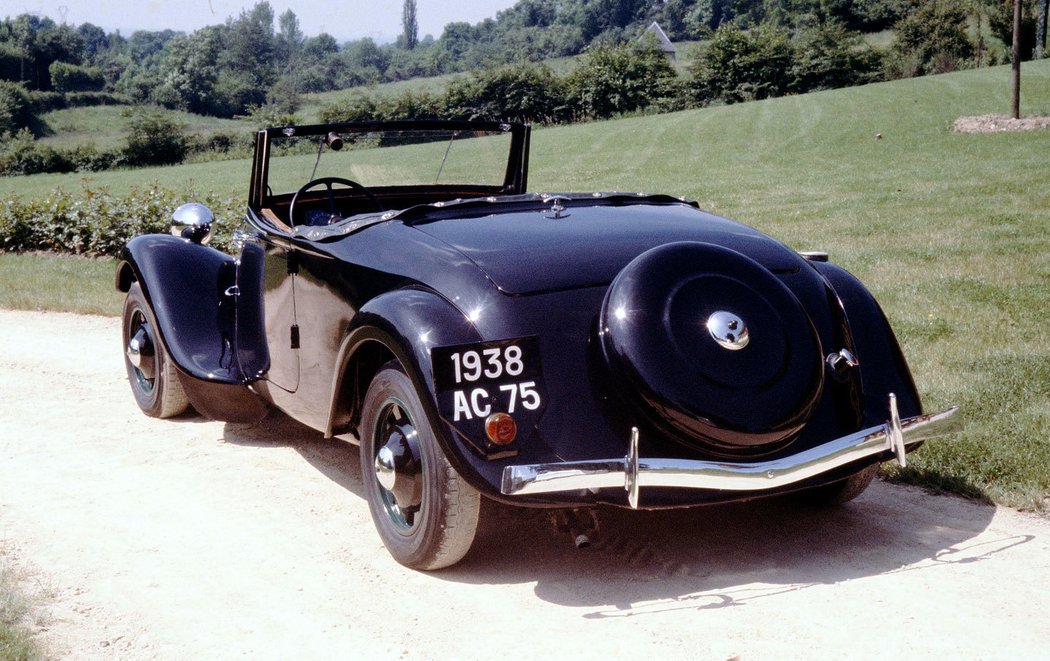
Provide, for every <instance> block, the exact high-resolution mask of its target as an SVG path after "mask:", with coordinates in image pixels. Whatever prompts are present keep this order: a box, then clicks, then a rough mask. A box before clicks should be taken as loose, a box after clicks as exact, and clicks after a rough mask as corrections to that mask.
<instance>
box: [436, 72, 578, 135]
mask: <svg viewBox="0 0 1050 661" xmlns="http://www.w3.org/2000/svg"><path fill="white" fill-rule="evenodd" d="M564 87H565V86H564V85H563V84H562V81H561V80H559V79H558V77H557V76H555V75H554V72H553V71H551V70H550V68H549V67H547V66H545V65H524V66H521V65H507V66H502V67H498V68H494V69H486V70H483V71H475V72H473V73H471V74H470V76H469V77H457V78H455V79H453V80H452V82H451V83H449V85H448V89H447V90H446V91H445V99H444V106H445V112H446V115H447V116H448V117H450V118H454V119H484V120H492V121H517V122H535V123H542V124H552V123H556V122H557V121H559V120H560V119H562V118H563V117H564V116H565V115H566V100H565V98H566V97H565V89H564Z"/></svg>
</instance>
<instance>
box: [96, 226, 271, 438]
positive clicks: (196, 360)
mask: <svg viewBox="0 0 1050 661" xmlns="http://www.w3.org/2000/svg"><path fill="white" fill-rule="evenodd" d="M237 268H238V262H237V260H235V259H234V258H233V257H231V256H230V255H227V254H225V253H222V252H220V251H218V250H215V249H214V248H209V247H207V246H202V245H199V244H195V243H192V242H190V241H187V240H186V239H182V238H179V237H174V236H169V235H166V234H146V235H142V236H138V237H135V238H134V239H132V240H131V241H129V242H128V244H127V245H126V246H125V247H124V249H123V250H122V252H121V262H120V263H119V264H118V266H117V274H116V286H117V289H119V290H120V291H125V292H126V291H127V290H128V288H129V287H130V286H131V283H132V282H135V281H138V282H139V284H140V286H141V287H142V291H143V294H144V295H145V297H146V300H147V301H148V302H149V305H150V307H151V308H152V310H153V314H154V316H155V317H156V318H157V324H158V326H159V328H158V332H159V333H160V336H161V341H162V342H163V343H164V346H165V348H166V349H167V351H168V354H169V356H170V357H171V360H172V362H173V363H174V364H175V367H176V368H177V370H178V373H179V381H180V382H181V383H182V385H183V387H184V388H185V390H186V394H187V396H188V397H189V399H190V403H191V404H193V406H194V408H196V409H197V410H198V411H199V412H200V413H202V414H204V415H206V416H208V417H210V418H214V419H219V420H229V421H245V420H251V419H258V417H260V416H261V413H263V412H265V409H264V408H263V407H262V404H261V401H260V400H259V399H258V397H257V395H255V394H254V393H253V392H252V391H251V390H250V389H248V387H247V384H248V383H249V382H250V381H252V380H254V379H255V378H258V376H259V372H260V367H259V365H260V363H259V361H258V360H255V361H254V362H253V363H252V369H253V372H252V373H251V374H250V375H246V374H245V373H244V372H243V371H242V369H241V365H240V361H238V360H237V357H236V354H235V353H234V349H235V346H234V345H235V342H234V338H235V337H236V336H237V335H246V336H255V337H258V336H262V332H263V329H261V328H260V329H255V330H254V331H252V332H248V331H246V330H244V329H239V328H238V327H237V313H236V307H237V304H238V301H237V296H236V293H237V289H236V288H235V285H236V284H237V280H238V275H237ZM260 277H261V275H260ZM250 307H251V308H252V309H254V307H255V306H250ZM248 317H250V315H249V316H248ZM244 320H245V319H242V321H244ZM255 323H258V321H256V322H255Z"/></svg>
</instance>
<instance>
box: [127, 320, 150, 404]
mask: <svg viewBox="0 0 1050 661" xmlns="http://www.w3.org/2000/svg"><path fill="white" fill-rule="evenodd" d="M125 356H126V357H127V361H128V367H129V371H130V372H131V376H132V378H133V380H134V382H135V384H136V385H137V386H138V389H139V390H140V391H141V392H142V393H143V394H145V395H149V394H151V393H152V392H153V389H154V387H156V383H157V352H156V348H155V345H154V342H153V336H152V333H151V329H150V325H149V321H148V320H147V319H146V316H145V315H144V314H143V313H142V310H135V312H134V313H133V314H132V317H131V323H130V324H129V325H128V341H127V346H126V347H125Z"/></svg>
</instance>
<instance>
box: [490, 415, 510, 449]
mask: <svg viewBox="0 0 1050 661" xmlns="http://www.w3.org/2000/svg"><path fill="white" fill-rule="evenodd" d="M485 435H486V436H488V437H489V440H490V441H492V442H493V443H495V444H496V445H510V444H511V443H513V442H514V439H515V438H516V437H517V436H518V424H517V423H516V422H514V418H512V417H510V415H509V414H507V413H493V414H492V415H490V416H489V417H488V418H486V419H485Z"/></svg>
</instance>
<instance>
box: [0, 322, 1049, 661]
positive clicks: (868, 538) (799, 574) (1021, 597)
mask: <svg viewBox="0 0 1050 661" xmlns="http://www.w3.org/2000/svg"><path fill="white" fill-rule="evenodd" d="M119 335H120V334H119V329H118V321H117V320H114V319H104V318H97V317H79V316H72V315H62V314H39V313H21V312H0V563H7V564H8V566H11V565H14V566H16V567H20V568H23V569H25V570H27V571H28V572H29V573H28V577H29V578H28V580H27V581H26V583H25V586H26V589H27V590H28V591H30V592H31V593H33V594H34V595H35V601H36V603H37V604H38V608H37V611H36V616H35V623H36V627H37V629H38V630H39V634H40V638H41V640H42V641H43V643H44V644H45V645H46V647H47V650H48V655H49V657H50V658H74V659H93V658H101V659H124V658H128V659H152V658H157V659H187V658H253V659H254V658H260V659H264V658H265V659H270V658H273V659H291V658H296V659H299V658H304V659H305V658H311V659H325V658H358V659H428V658H433V659H482V658H484V659H489V658H511V659H519V658H547V659H638V658H653V659H656V658H660V659H663V658H688V659H716V660H722V659H729V658H731V657H734V656H739V657H740V658H741V659H790V658H798V659H802V658H805V659H813V658H829V659H830V658H835V659H839V658H875V657H881V658H936V657H940V658H1010V659H1019V658H1021V659H1032V658H1046V657H1047V656H1050V522H1048V521H1047V520H1046V519H1043V518H1038V517H1034V516H1029V515H1024V514H1020V513H1017V512H1014V511H1011V510H1006V509H996V508H993V507H988V506H983V505H975V504H972V503H969V502H966V501H962V500H958V499H955V498H947V497H934V496H929V495H926V494H924V493H923V492H921V491H919V490H916V489H910V488H904V487H899V486H891V485H886V484H882V483H876V484H875V485H874V486H873V487H872V488H871V489H870V490H869V491H868V492H867V493H866V494H865V495H864V496H863V497H861V498H860V499H858V500H857V501H854V502H853V503H851V504H850V505H848V506H845V507H843V508H841V509H838V510H833V511H830V512H827V511H826V512H814V511H807V510H800V509H797V508H795V507H794V506H792V505H790V504H788V503H783V502H769V503H761V504H755V505H751V506H749V507H727V508H718V509H705V510H694V511H688V512H670V513H634V512H619V511H603V512H602V519H601V522H602V526H603V531H604V536H603V538H602V540H601V541H600V542H598V543H597V544H595V545H594V546H593V547H592V548H590V549H589V550H586V551H577V550H575V549H574V548H572V545H571V544H570V543H569V540H568V539H567V537H563V536H559V535H556V534H554V533H553V532H552V531H551V529H550V528H549V526H548V524H547V523H546V520H545V518H544V516H543V515H541V514H538V513H534V512H530V511H525V510H510V509H506V508H495V509H493V510H492V511H489V512H487V514H488V515H490V519H491V520H490V521H489V523H488V524H487V527H486V528H485V531H484V532H483V533H482V535H481V537H480V538H479V540H478V542H477V544H476V546H475V548H474V549H473V550H472V551H471V553H470V554H469V555H468V556H467V558H466V559H465V560H464V562H462V563H461V564H459V565H457V566H456V567H454V568H452V569H450V570H446V571H442V572H437V573H433V574H424V573H418V572H414V571H410V570H407V569H404V568H402V567H401V566H399V565H397V564H396V563H394V562H393V561H392V560H391V559H390V558H389V556H388V555H387V554H386V552H385V550H384V548H383V547H382V544H381V543H380V541H379V538H378V537H377V535H376V533H375V532H374V530H373V528H372V523H371V520H370V518H369V515H368V507H367V505H366V503H365V502H364V500H363V497H362V486H361V478H360V471H359V466H358V461H357V454H356V450H355V448H353V447H352V446H350V445H346V444H343V443H338V442H337V443H332V442H325V441H324V440H323V439H322V438H321V436H320V435H319V434H317V433H315V432H312V431H310V430H308V429H305V428H303V427H301V426H299V425H297V424H295V423H293V422H291V421H288V420H287V419H283V418H279V417H273V416H271V417H270V418H269V419H267V420H266V421H264V423H262V424H260V425H256V426H247V425H232V424H223V423H217V422H209V421H205V420H202V419H200V418H196V417H190V418H184V419H179V420H176V421H157V420H151V419H148V418H145V417H143V416H142V415H140V414H139V412H138V409H137V408H136V407H135V405H134V402H133V401H132V398H131V395H130V393H129V391H128V388H127V384H126V382H125V377H124V371H123V367H122V364H121V357H120V346H119V345H120V341H119Z"/></svg>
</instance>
